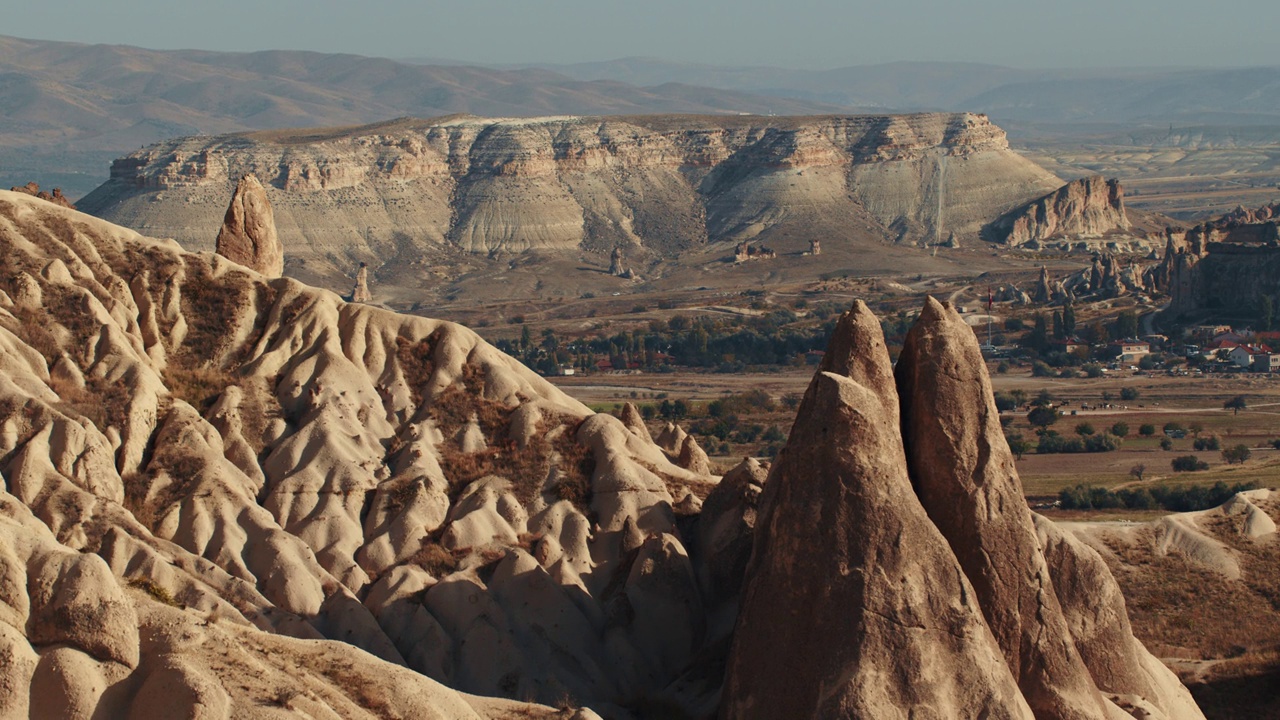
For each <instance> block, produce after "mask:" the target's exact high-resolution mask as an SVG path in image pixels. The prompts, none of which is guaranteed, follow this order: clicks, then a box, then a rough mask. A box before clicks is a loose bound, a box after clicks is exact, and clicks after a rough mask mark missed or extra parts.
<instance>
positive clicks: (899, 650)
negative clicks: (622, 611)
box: [722, 301, 1033, 720]
mask: <svg viewBox="0 0 1280 720" xmlns="http://www.w3.org/2000/svg"><path fill="white" fill-rule="evenodd" d="M898 421H899V411H898V397H897V392H896V390H895V388H894V380H893V371H892V367H891V365H890V364H889V355H888V351H887V348H886V347H885V343H884V338H883V335H882V334H881V330H880V323H879V320H877V319H876V317H875V315H874V314H873V313H872V312H871V311H870V310H869V309H868V308H867V307H866V305H864V304H862V303H861V301H859V302H857V303H855V305H854V308H853V309H852V310H851V311H849V312H848V313H846V314H845V315H844V316H843V317H841V319H840V321H839V323H838V325H837V326H836V329H835V331H834V334H833V336H832V340H831V345H830V347H829V348H828V350H827V353H826V355H825V356H824V358H823V363H822V365H821V366H820V368H819V371H818V373H817V375H815V376H814V379H813V381H812V382H811V383H810V385H809V389H808V390H807V391H806V393H805V396H804V399H803V400H802V401H801V404H800V408H799V411H798V414H797V417H796V423H795V425H794V426H793V427H792V430H791V436H790V438H789V439H788V441H787V445H786V447H785V448H784V449H783V450H782V452H781V453H780V454H779V455H778V459H777V462H776V463H775V465H774V468H773V471H772V472H771V473H770V475H769V479H768V482H767V484H766V485H765V491H764V497H763V500H762V503H761V504H762V507H761V514H760V518H759V521H758V522H757V525H756V534H755V548H754V550H753V553H752V558H751V563H750V565H749V566H748V568H747V580H746V584H745V586H744V589H743V597H742V610H741V614H740V615H739V618H738V627H737V630H736V632H735V635H734V646H733V651H732V653H731V655H730V659H729V666H728V669H727V672H726V676H725V688H724V700H723V703H722V717H725V718H775V717H796V718H801V717H803V718H817V717H875V718H881V717H907V716H908V714H912V715H914V714H920V713H926V714H927V715H926V716H929V717H938V718H943V717H946V718H960V717H987V718H1025V719H1026V720H1030V718H1032V717H1033V716H1032V714H1031V710H1030V708H1028V707H1027V705H1026V702H1025V701H1024V700H1023V699H1022V696H1021V694H1020V693H1019V692H1018V686H1017V684H1016V682H1015V680H1014V677H1013V676H1012V674H1011V673H1010V672H1009V668H1008V667H1007V666H1006V664H1005V662H1004V659H1003V657H1002V655H1001V651H1000V648H999V647H998V646H997V645H996V642H995V639H994V638H993V637H992V635H991V631H990V630H989V629H988V628H987V625H986V623H985V621H984V620H983V618H982V610H981V608H980V607H979V605H978V602H977V598H976V596H975V594H974V591H973V588H972V586H971V585H970V583H969V580H968V579H967V578H966V577H965V576H964V573H963V572H962V570H961V568H960V565H959V563H957V561H956V559H955V556H954V555H953V554H952V552H951V550H950V549H949V548H948V547H947V542H946V540H945V539H944V538H943V537H942V534H941V533H939V532H938V529H937V528H936V527H935V526H934V525H933V524H932V523H930V522H929V519H928V516H927V515H926V514H925V511H924V508H922V507H921V505H920V502H919V500H917V499H916V497H915V495H914V493H913V492H912V489H911V481H910V479H909V478H908V476H907V470H906V457H905V455H904V449H903V445H902V436H901V434H900V432H899V429H898Z"/></svg>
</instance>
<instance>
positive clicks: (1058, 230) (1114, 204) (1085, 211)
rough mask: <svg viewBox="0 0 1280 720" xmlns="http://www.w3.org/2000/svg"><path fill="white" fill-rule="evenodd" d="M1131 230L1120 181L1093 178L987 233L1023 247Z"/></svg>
mask: <svg viewBox="0 0 1280 720" xmlns="http://www.w3.org/2000/svg"><path fill="white" fill-rule="evenodd" d="M1129 227H1130V224H1129V218H1128V216H1127V215H1126V213H1125V208H1124V188H1122V187H1121V186H1120V181H1118V180H1107V179H1105V178H1103V177H1102V176H1101V175H1094V176H1091V177H1086V178H1081V179H1079V180H1073V181H1071V182H1069V183H1067V184H1066V185H1063V186H1062V187H1060V188H1058V189H1057V190H1056V191H1054V192H1052V193H1050V194H1048V195H1045V196H1044V197H1041V198H1039V199H1036V200H1033V201H1032V202H1030V203H1027V204H1026V205H1025V206H1023V207H1020V208H1018V209H1015V210H1013V211H1011V212H1009V213H1007V214H1005V215H1003V216H1001V217H1000V218H998V219H997V220H995V221H994V222H992V223H991V224H990V225H988V226H987V227H986V229H985V232H986V234H987V236H988V237H989V238H990V239H991V240H993V241H995V242H1000V243H1004V244H1006V245H1013V246H1020V245H1026V244H1028V243H1038V242H1043V241H1046V240H1050V239H1052V238H1059V237H1070V236H1095V237H1096V236H1101V235H1106V234H1107V233H1110V232H1115V231H1123V230H1128V229H1129Z"/></svg>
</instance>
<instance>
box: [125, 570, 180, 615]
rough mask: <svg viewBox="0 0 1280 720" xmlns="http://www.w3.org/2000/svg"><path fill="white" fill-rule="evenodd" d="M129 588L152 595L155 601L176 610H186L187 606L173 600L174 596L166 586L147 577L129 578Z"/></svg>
mask: <svg viewBox="0 0 1280 720" xmlns="http://www.w3.org/2000/svg"><path fill="white" fill-rule="evenodd" d="M129 587H135V588H138V589H139V590H142V591H143V592H145V593H146V594H148V595H150V596H151V598H152V599H153V600H156V601H157V602H162V603H164V604H165V605H168V606H170V607H176V608H183V609H185V607H186V606H185V605H183V604H182V603H179V602H178V601H177V600H174V599H173V595H172V594H170V593H169V591H168V590H165V589H164V586H162V585H160V584H159V583H157V582H156V581H155V580H152V579H151V578H149V577H147V576H145V575H134V576H133V577H131V578H129Z"/></svg>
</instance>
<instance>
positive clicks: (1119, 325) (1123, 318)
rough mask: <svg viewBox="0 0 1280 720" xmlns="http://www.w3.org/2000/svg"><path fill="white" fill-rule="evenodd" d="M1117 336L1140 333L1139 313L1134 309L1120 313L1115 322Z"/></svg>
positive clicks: (1122, 336) (1130, 335)
mask: <svg viewBox="0 0 1280 720" xmlns="http://www.w3.org/2000/svg"><path fill="white" fill-rule="evenodd" d="M1114 327H1115V336H1116V337H1117V338H1131V337H1137V335H1138V313H1136V312H1134V311H1132V310H1125V311H1123V312H1121V313H1120V316H1119V317H1117V318H1116V322H1115V326H1114Z"/></svg>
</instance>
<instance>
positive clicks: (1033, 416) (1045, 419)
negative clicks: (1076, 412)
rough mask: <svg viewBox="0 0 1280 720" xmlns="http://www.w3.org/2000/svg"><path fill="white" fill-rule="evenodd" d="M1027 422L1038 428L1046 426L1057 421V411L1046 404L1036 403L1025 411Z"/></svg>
mask: <svg viewBox="0 0 1280 720" xmlns="http://www.w3.org/2000/svg"><path fill="white" fill-rule="evenodd" d="M1027 422H1029V423H1031V424H1032V425H1035V426H1036V427H1039V428H1047V427H1049V426H1050V425H1052V424H1054V423H1056V422H1058V411H1057V410H1054V409H1053V408H1052V407H1049V406H1048V405H1037V406H1036V407H1034V408H1032V410H1031V412H1029V413H1027Z"/></svg>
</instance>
